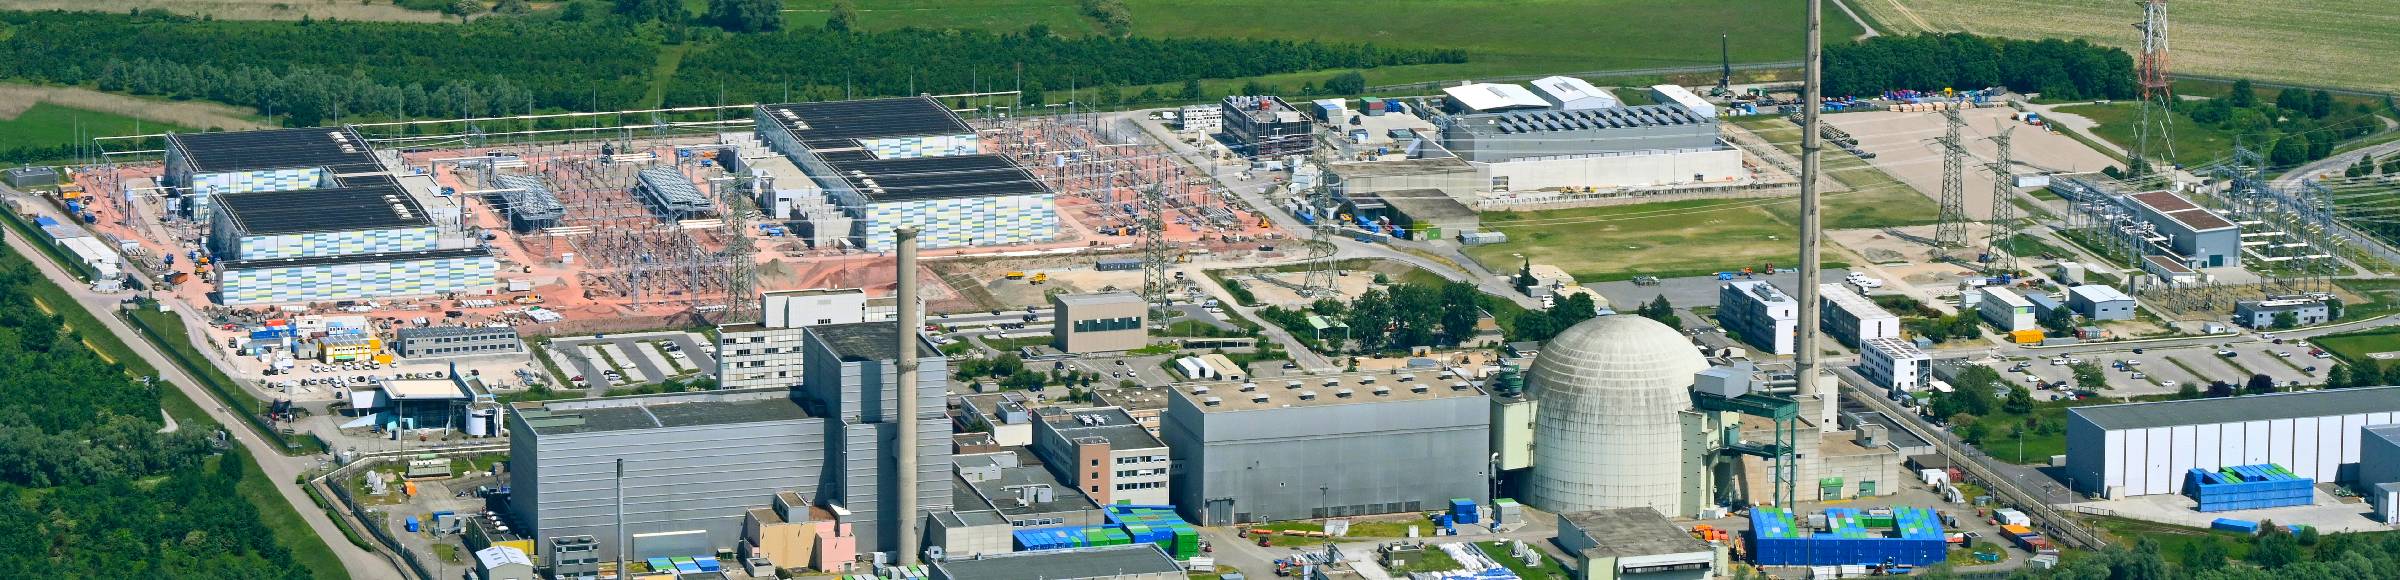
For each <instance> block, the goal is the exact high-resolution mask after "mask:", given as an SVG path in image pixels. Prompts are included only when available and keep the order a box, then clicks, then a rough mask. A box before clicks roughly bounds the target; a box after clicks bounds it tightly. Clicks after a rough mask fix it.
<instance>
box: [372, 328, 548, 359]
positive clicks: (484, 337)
mask: <svg viewBox="0 0 2400 580" xmlns="http://www.w3.org/2000/svg"><path fill="white" fill-rule="evenodd" d="M393 334H394V335H395V336H396V337H397V340H395V341H394V342H393V343H392V346H393V350H394V351H397V352H398V353H399V354H400V356H401V357H403V358H433V357H444V356H474V355H483V354H515V353H521V352H525V343H524V342H523V341H520V340H518V339H517V329H516V327H513V326H506V325H502V326H426V327H420V328H402V329H400V330H397V331H394V332H393Z"/></svg>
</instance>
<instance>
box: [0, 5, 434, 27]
mask: <svg viewBox="0 0 2400 580" xmlns="http://www.w3.org/2000/svg"><path fill="white" fill-rule="evenodd" d="M0 8H5V9H8V10H27V11H34V10H73V11H83V12H116V13H124V12H127V11H132V10H166V11H169V12H174V13H176V14H190V15H195V16H198V15H206V16H210V17H215V18H223V19H227V20H299V19H300V17H302V16H307V17H309V18H312V19H316V20H324V19H328V18H339V19H342V20H386V21H395V22H438V21H441V20H442V19H443V18H444V17H443V16H442V14H441V13H439V12H426V11H422V10H409V9H405V8H401V7H399V6H393V5H392V3H390V2H379V3H375V4H361V3H359V2H354V1H340V0H96V1H78V0H0Z"/></svg>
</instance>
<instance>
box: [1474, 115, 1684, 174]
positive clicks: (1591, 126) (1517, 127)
mask: <svg viewBox="0 0 2400 580" xmlns="http://www.w3.org/2000/svg"><path fill="white" fill-rule="evenodd" d="M1442 146H1443V147H1445V148H1448V149H1449V150H1450V151H1451V152H1452V153H1456V154H1458V156H1459V157H1460V158H1463V159H1466V160H1468V161H1481V162H1487V163H1490V162H1500V161H1513V160H1517V159H1524V158H1538V157H1555V156H1560V155H1583V154H1592V153H1612V152H1626V151H1647V150H1675V149H1715V148H1718V147H1721V146H1722V145H1721V144H1720V143H1718V142H1717V121H1716V119H1712V118H1708V117H1703V116H1700V115H1697V114H1693V113H1692V112H1691V111H1690V110H1688V109H1685V108H1683V107H1682V106H1680V105H1641V106H1635V107H1616V108H1602V109H1578V110H1571V111H1560V110H1537V111H1511V112H1505V113H1481V114H1469V115H1458V116H1453V117H1447V118H1445V119H1444V120H1443V122H1442Z"/></svg>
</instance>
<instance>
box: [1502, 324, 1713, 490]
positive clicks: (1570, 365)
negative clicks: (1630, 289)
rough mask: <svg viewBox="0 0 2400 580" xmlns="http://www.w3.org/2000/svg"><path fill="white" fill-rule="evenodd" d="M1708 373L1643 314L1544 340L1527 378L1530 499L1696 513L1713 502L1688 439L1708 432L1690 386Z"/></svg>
mask: <svg viewBox="0 0 2400 580" xmlns="http://www.w3.org/2000/svg"><path fill="white" fill-rule="evenodd" d="M1705 370H1708V361H1706V360H1702V359H1701V358H1700V353H1699V352H1698V351H1697V350H1695V349H1693V348H1692V343H1691V340H1690V339H1687V338H1685V337H1684V336H1683V334H1682V333H1680V332H1676V331H1675V330H1674V329H1671V328H1667V326H1666V325H1664V324H1659V323H1658V322H1657V321H1654V320H1650V319H1647V318H1641V317H1638V316H1602V317H1598V318H1594V319H1591V320H1587V321H1584V322H1582V323H1578V324H1576V325H1575V326H1574V327H1571V328H1568V329H1567V330H1566V331H1565V332H1561V333H1559V335H1558V336H1557V337H1556V338H1552V339H1551V340H1550V341H1549V342H1545V343H1543V344H1542V356H1540V357H1538V358H1535V359H1534V360H1533V369H1532V372H1531V376H1530V377H1528V379H1529V380H1528V381H1527V391H1526V392H1527V393H1528V397H1529V398H1531V399H1532V400H1533V401H1534V403H1535V404H1536V407H1535V408H1534V427H1533V428H1534V435H1533V437H1534V442H1533V473H1532V478H1531V480H1530V482H1529V483H1528V484H1527V491H1528V492H1529V493H1528V494H1527V496H1526V497H1525V502H1526V503H1527V504H1530V505H1532V506H1534V507H1537V508H1541V509H1544V510H1549V511H1552V512H1557V513H1569V512H1582V511H1591V510H1603V509H1615V508H1637V507H1638V508H1647V509H1652V510H1656V511H1658V512H1659V513H1662V514H1667V515H1675V516H1680V515H1688V514H1694V513H1697V512H1698V511H1699V509H1700V507H1701V506H1703V505H1707V504H1708V503H1709V501H1710V500H1711V499H1713V498H1711V497H1710V495H1709V493H1708V491H1707V490H1709V489H1710V487H1711V486H1709V485H1707V483H1708V481H1707V480H1708V479H1710V478H1708V477H1706V476H1705V475H1704V474H1703V470H1702V469H1701V468H1700V466H1698V465H1697V462H1698V460H1699V458H1698V457H1697V455H1699V454H1698V453H1694V452H1692V450H1691V449H1688V448H1686V445H1685V444H1686V443H1687V442H1686V441H1684V438H1683V437H1682V436H1681V433H1683V432H1684V431H1687V430H1689V431H1701V429H1699V427H1701V425H1699V424H1698V423H1699V422H1700V421H1702V420H1703V417H1702V416H1701V415H1700V414H1698V413H1695V412H1693V403H1692V394H1691V388H1692V384H1693V382H1694V377H1695V375H1697V374H1699V373H1700V372H1701V371H1705Z"/></svg>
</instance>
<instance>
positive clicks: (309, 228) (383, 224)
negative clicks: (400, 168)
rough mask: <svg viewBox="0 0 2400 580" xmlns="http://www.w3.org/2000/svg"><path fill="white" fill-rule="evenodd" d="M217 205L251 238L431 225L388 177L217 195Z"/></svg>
mask: <svg viewBox="0 0 2400 580" xmlns="http://www.w3.org/2000/svg"><path fill="white" fill-rule="evenodd" d="M217 204H218V207H219V208H220V211H224V212H226V213H227V217H229V218H231V219H233V220H234V223H235V224H236V225H237V226H238V227H240V228H241V231H242V232H243V233H244V234H246V235H253V236H264V235H277V234H297V233H308V232H328V231H349V230H374V229H392V228H405V227H421V226H429V225H433V220H432V218H430V217H427V216H426V215H425V208H424V207H423V206H419V205H418V204H417V200H416V199H415V198H413V197H409V195H408V192H407V191H404V190H402V189H400V185H399V183H397V182H394V181H392V179H391V178H388V177H385V178H376V179H363V180H351V181H349V182H347V183H345V184H344V185H343V186H342V187H336V188H330V189H303V190H298V191H261V192H251V193H232V194H219V195H218V196H217Z"/></svg>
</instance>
